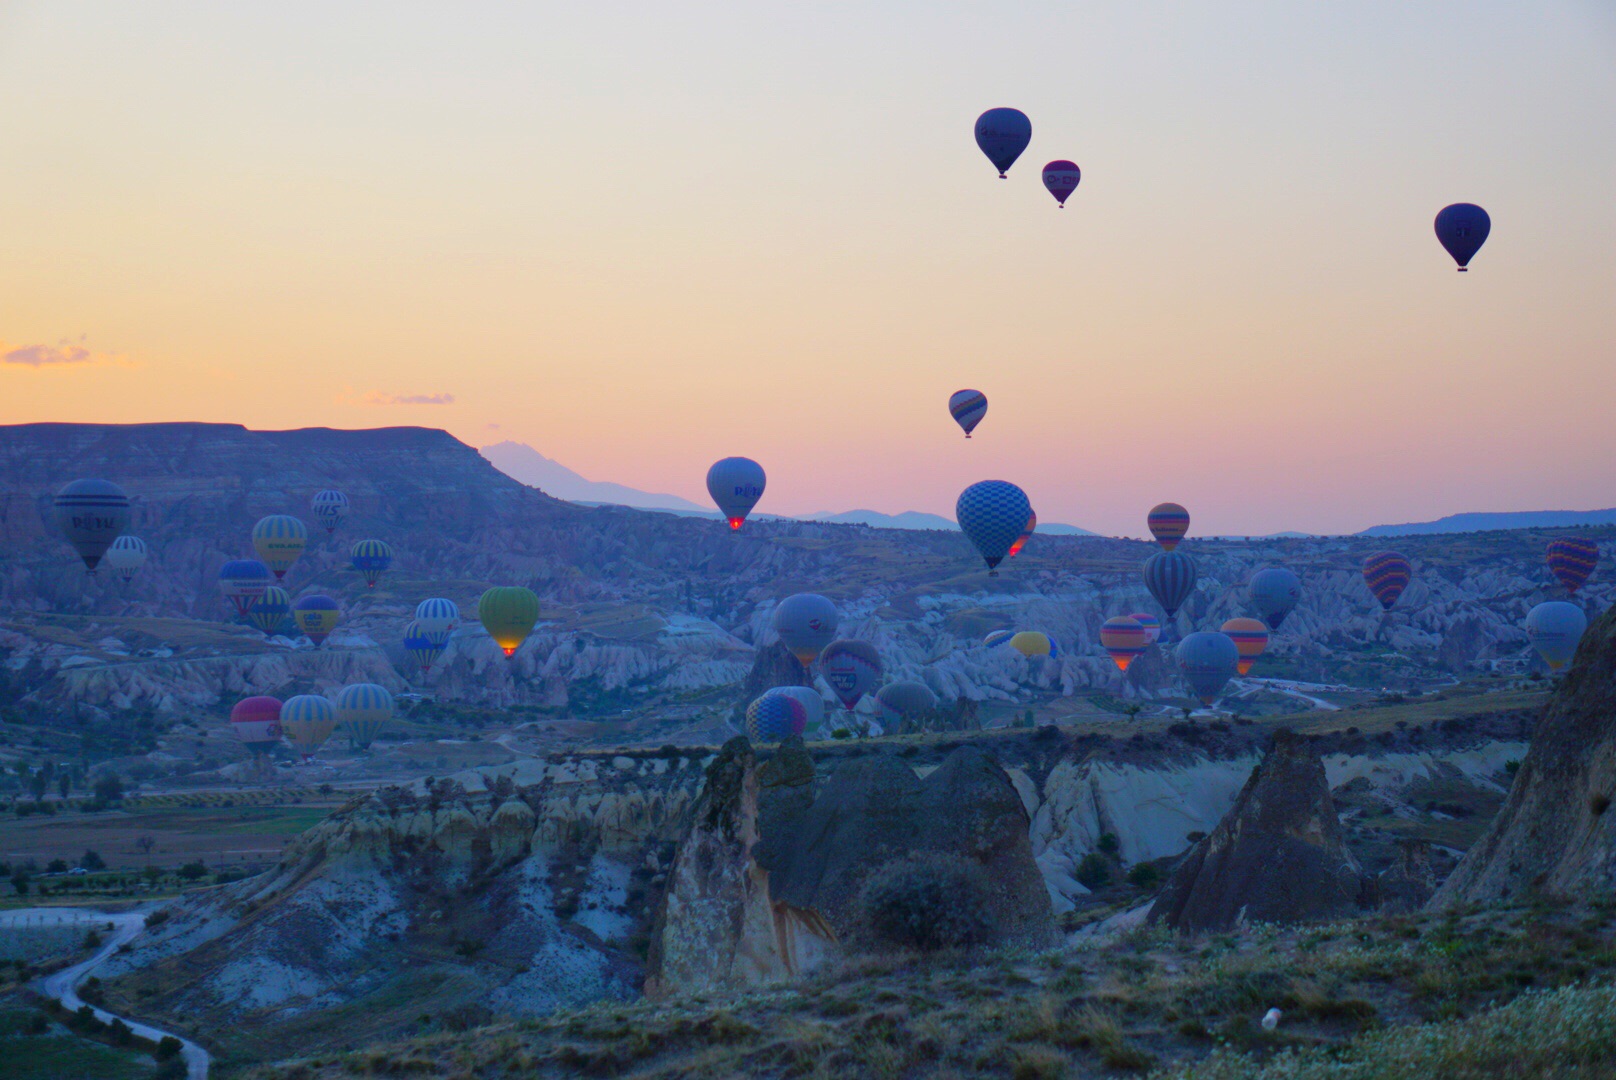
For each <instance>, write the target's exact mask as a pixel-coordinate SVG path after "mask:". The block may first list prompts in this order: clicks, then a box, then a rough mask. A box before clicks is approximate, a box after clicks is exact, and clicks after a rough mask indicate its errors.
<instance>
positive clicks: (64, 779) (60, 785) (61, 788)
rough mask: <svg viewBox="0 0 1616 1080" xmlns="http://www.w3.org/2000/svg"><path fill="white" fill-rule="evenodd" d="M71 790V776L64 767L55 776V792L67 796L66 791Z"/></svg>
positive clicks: (63, 796)
mask: <svg viewBox="0 0 1616 1080" xmlns="http://www.w3.org/2000/svg"><path fill="white" fill-rule="evenodd" d="M72 790H73V777H72V776H71V775H70V774H69V773H68V772H67V771H66V770H65V769H64V770H63V771H62V772H61V773H60V774H58V775H57V777H56V793H57V794H58V795H60V796H61V797H62V798H64V799H65V798H67V793H68V792H69V791H72Z"/></svg>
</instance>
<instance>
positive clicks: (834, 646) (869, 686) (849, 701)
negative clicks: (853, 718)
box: [819, 638, 881, 711]
mask: <svg viewBox="0 0 1616 1080" xmlns="http://www.w3.org/2000/svg"><path fill="white" fill-rule="evenodd" d="M819 670H820V671H821V672H823V673H824V676H825V681H826V682H827V683H829V684H830V688H831V691H832V692H833V693H835V695H836V697H837V699H838V700H839V701H840V702H841V703H842V707H843V708H845V709H847V710H849V711H851V710H852V709H853V708H854V707H856V706H857V705H858V703H859V699H860V698H862V697H863V696H864V695H865V694H868V693H869V692H870V691H871V690H874V689H875V684H876V683H878V682H880V681H881V654H880V653H878V652H876V651H875V646H874V645H871V644H870V643H869V642H868V641H854V640H852V639H851V638H840V639H838V640H836V641H833V642H831V643H830V644H829V645H826V646H825V651H824V652H822V653H820V654H819Z"/></svg>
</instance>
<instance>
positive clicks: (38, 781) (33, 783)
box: [28, 762, 50, 802]
mask: <svg viewBox="0 0 1616 1080" xmlns="http://www.w3.org/2000/svg"><path fill="white" fill-rule="evenodd" d="M48 768H49V763H48V762H47V763H46V764H45V765H41V766H40V767H39V771H37V772H35V773H34V774H33V775H31V776H29V777H28V793H29V794H30V795H32V796H33V797H34V801H35V802H38V801H39V800H41V799H43V798H44V797H45V789H46V788H48V787H50V773H49V772H47V771H46V770H47V769H48Z"/></svg>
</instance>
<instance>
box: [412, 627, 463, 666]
mask: <svg viewBox="0 0 1616 1080" xmlns="http://www.w3.org/2000/svg"><path fill="white" fill-rule="evenodd" d="M453 632H454V631H452V630H431V631H428V630H423V629H422V628H421V620H419V619H415V620H413V621H412V622H411V623H410V625H409V626H407V627H405V629H404V651H405V652H407V653H409V654H410V656H411V657H413V658H414V659H415V662H416V663H417V664H419V665H421V675H422V676H423V677H425V675H426V673H427V672H428V671H429V670H431V668H432V665H433V664H435V663H437V662H438V657H440V656H442V655H443V650H444V649H445V648H446V647H447V646H448V644H449V636H450V634H452V633H453Z"/></svg>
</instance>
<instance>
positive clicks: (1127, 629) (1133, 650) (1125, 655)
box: [1100, 615, 1160, 671]
mask: <svg viewBox="0 0 1616 1080" xmlns="http://www.w3.org/2000/svg"><path fill="white" fill-rule="evenodd" d="M1157 627H1158V629H1159V628H1160V624H1159V623H1158V624H1157ZM1100 644H1101V645H1103V646H1105V651H1106V652H1108V653H1110V654H1111V659H1113V660H1115V661H1116V662H1117V667H1119V668H1121V669H1122V670H1123V671H1127V670H1128V665H1129V664H1131V663H1133V662H1134V659H1135V658H1136V657H1139V656H1143V655H1144V652H1145V645H1146V644H1147V642H1146V641H1145V628H1144V627H1143V626H1140V625H1139V620H1138V619H1135V618H1133V617H1132V616H1130V615H1113V616H1111V618H1109V619H1107V620H1105V623H1104V625H1102V626H1101V627H1100Z"/></svg>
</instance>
